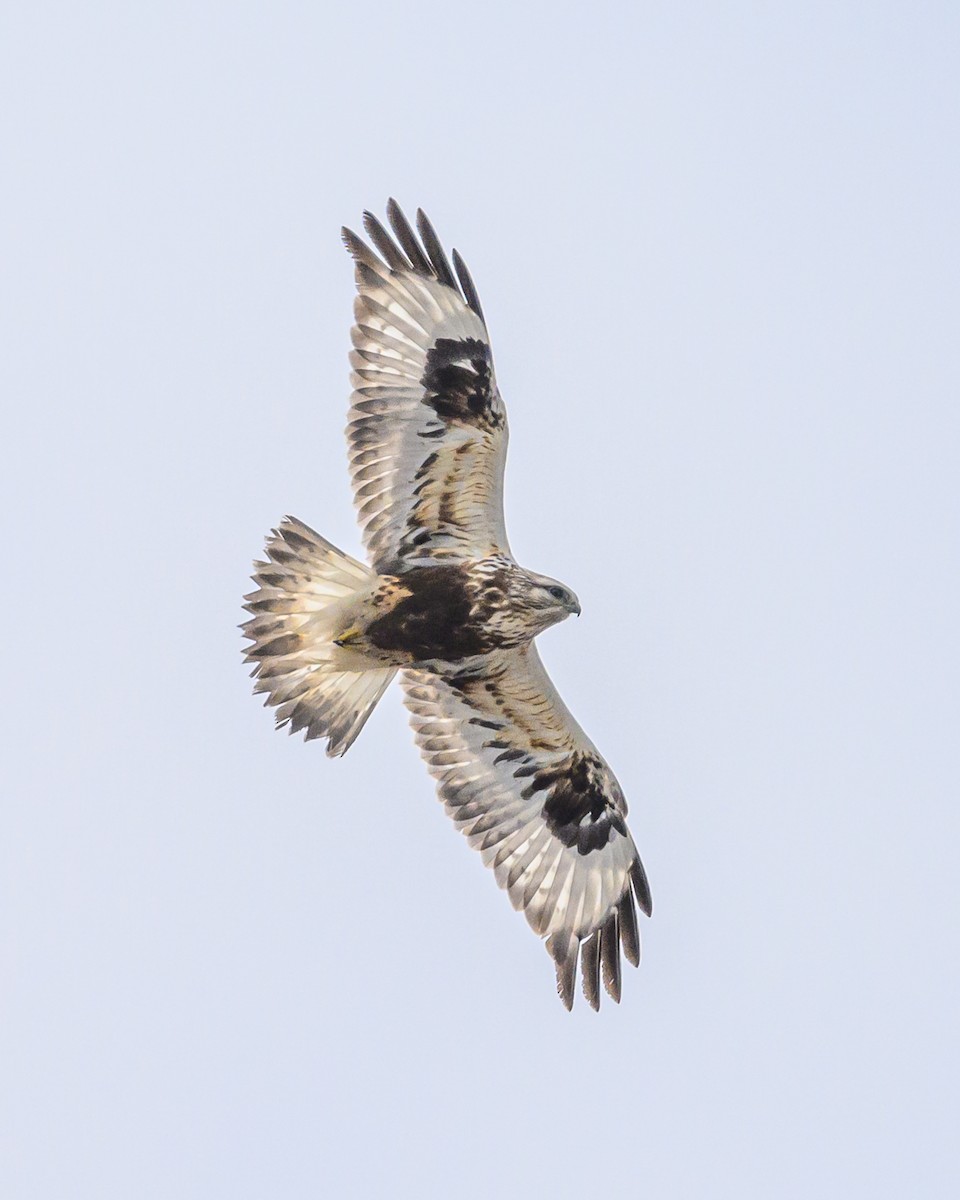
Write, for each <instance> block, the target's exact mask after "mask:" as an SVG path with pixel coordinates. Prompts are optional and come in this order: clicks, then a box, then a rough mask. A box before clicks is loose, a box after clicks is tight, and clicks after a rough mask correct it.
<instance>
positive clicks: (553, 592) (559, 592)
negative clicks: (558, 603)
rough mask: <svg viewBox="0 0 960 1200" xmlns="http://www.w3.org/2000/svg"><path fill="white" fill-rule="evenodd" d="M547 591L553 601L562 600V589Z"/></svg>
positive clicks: (549, 589)
mask: <svg viewBox="0 0 960 1200" xmlns="http://www.w3.org/2000/svg"><path fill="white" fill-rule="evenodd" d="M547 591H548V592H549V593H550V595H551V596H552V597H553V598H554V600H562V599H563V588H562V587H552V588H547Z"/></svg>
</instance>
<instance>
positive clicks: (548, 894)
mask: <svg viewBox="0 0 960 1200" xmlns="http://www.w3.org/2000/svg"><path fill="white" fill-rule="evenodd" d="M387 218H388V223H389V226H390V232H388V230H387V228H386V226H384V225H383V224H382V223H381V222H380V221H378V220H377V218H376V217H375V216H373V215H372V214H371V213H364V217H363V224H364V229H365V230H366V234H367V237H368V238H369V243H368V242H365V241H364V240H363V239H361V238H360V237H358V236H357V235H356V234H355V233H353V232H352V231H351V230H349V229H344V230H343V240H344V243H345V245H346V247H347V249H348V251H349V252H350V254H351V255H352V256H353V259H354V263H355V267H356V283H357V297H356V302H355V308H354V314H355V324H354V326H353V330H352V333H351V336H352V340H353V351H352V353H351V355H350V362H351V365H352V368H353V372H352V375H351V384H352V387H353V389H354V390H353V395H352V397H351V408H350V416H349V423H348V426H347V440H348V443H349V460H350V476H351V480H352V483H353V492H354V497H355V501H356V504H357V507H358V510H359V519H360V524H361V527H362V532H363V542H364V545H365V547H366V551H367V555H368V558H369V566H367V565H364V564H363V563H360V562H358V561H357V560H356V559H354V558H351V557H350V556H349V555H347V554H344V553H343V552H342V551H341V550H338V549H337V548H336V547H335V546H333V545H331V544H330V543H329V542H328V541H326V540H325V539H324V538H322V537H321V536H320V535H319V534H318V533H316V532H314V530H312V529H311V528H309V527H308V526H307V525H305V524H303V522H302V521H298V520H296V519H295V518H293V517H287V518H286V519H285V520H284V521H283V522H281V524H280V525H279V527H278V528H277V529H275V530H273V532H272V535H271V537H270V538H269V539H268V541H267V545H266V561H262V562H257V563H256V564H255V572H256V573H255V575H254V577H253V578H254V582H255V583H256V584H257V588H256V591H254V592H252V593H251V594H250V595H248V596H246V597H245V600H246V604H245V606H244V607H245V608H246V609H247V610H248V612H250V613H251V614H252V616H251V617H250V619H249V620H248V621H247V622H246V623H245V624H244V625H243V627H242V628H243V630H244V635H245V637H246V638H248V639H249V640H250V642H251V643H252V645H250V646H248V647H247V661H249V662H252V663H253V664H254V669H253V674H254V676H255V678H256V683H255V685H254V690H255V691H256V692H261V693H266V703H267V704H268V705H275V706H276V708H277V713H276V718H277V725H278V726H287V727H288V728H289V730H290V732H291V733H292V732H295V731H299V730H303V731H304V732H305V736H306V738H308V739H309V738H325V739H326V742H327V754H329V755H331V756H334V755H341V754H343V753H345V752H346V750H347V749H348V748H349V747H350V746H351V745H352V743H353V741H354V739H355V738H356V736H357V735H358V734H359V732H360V730H361V729H362V728H363V725H364V722H365V721H366V720H367V718H368V717H369V715H370V713H371V712H372V711H373V708H374V706H375V705H376V703H377V701H378V700H379V699H380V697H381V696H382V695H383V693H384V691H385V689H386V688H387V686H388V685H389V683H390V682H391V680H392V679H393V677H394V676H395V675H396V674H397V672H398V671H399V672H400V678H401V684H402V687H403V693H404V701H405V703H406V705H407V708H408V709H409V710H410V713H411V724H412V726H413V729H414V732H415V735H416V740H417V744H418V746H419V748H420V753H421V754H422V756H423V758H424V760H425V762H426V764H427V767H428V769H429V771H430V773H431V774H432V775H433V776H434V778H435V779H436V781H437V790H438V793H439V795H440V798H441V799H442V800H443V802H444V804H445V806H446V810H447V812H448V813H449V814H450V816H451V817H452V818H453V819H454V821H455V822H456V823H457V825H458V826H459V828H460V830H461V831H462V832H463V833H464V834H465V835H466V837H467V838H468V840H469V841H470V844H471V845H472V846H474V847H475V848H476V849H478V850H479V851H480V853H481V854H482V856H483V860H484V862H485V863H486V864H487V865H488V866H490V867H492V868H493V870H494V873H495V875H496V879H497V882H498V883H499V885H500V886H501V887H502V888H504V889H505V890H506V892H507V894H508V896H509V897H510V900H511V901H512V903H513V905H514V907H515V908H517V909H520V910H522V911H523V913H524V915H525V916H526V918H527V921H528V922H529V923H530V926H531V927H532V928H533V930H534V932H536V933H537V934H538V935H539V936H540V937H541V938H545V939H546V947H547V950H548V951H549V953H550V955H551V957H552V958H553V960H554V963H555V966H556V973H557V990H558V992H559V994H560V997H561V999H562V1001H563V1003H564V1004H565V1005H566V1007H567V1008H568V1009H569V1008H571V1007H572V1005H573V996H574V985H575V982H576V974H577V963H578V959H579V962H580V967H581V975H582V982H583V991H584V995H585V996H586V998H587V1001H588V1002H589V1003H590V1005H591V1006H592V1007H593V1008H595V1009H598V1008H599V1006H600V981H601V979H602V981H603V984H604V987H605V988H606V990H607V992H608V993H609V995H610V996H611V997H612V998H613V999H614V1000H616V1001H618V1002H619V1000H620V951H621V947H622V949H623V953H624V955H625V956H626V958H627V960H628V961H629V962H631V963H632V964H633V965H634V966H636V965H637V964H638V963H639V961H640V935H639V930H638V923H637V911H636V909H637V907H638V906H639V908H640V910H641V911H642V912H644V913H646V914H647V916H649V915H650V913H651V911H652V905H651V898H650V889H649V886H648V884H647V878H646V875H645V873H644V869H643V866H642V864H641V862H640V858H639V855H638V854H637V848H636V846H635V845H634V842H633V838H632V837H631V835H630V832H629V830H628V829H627V825H626V815H627V804H626V800H625V799H624V796H623V792H622V791H621V789H620V785H619V784H618V783H617V780H616V778H615V777H614V774H613V772H612V771H611V770H610V768H609V766H608V765H607V763H606V762H605V760H604V759H603V757H602V756H601V754H600V753H599V751H598V750H597V748H596V747H595V746H594V745H593V743H592V742H591V741H590V739H589V738H588V737H587V735H586V734H585V733H584V732H583V730H582V729H581V728H580V726H579V725H578V724H577V722H576V721H575V720H574V718H573V717H572V716H571V714H570V712H569V711H568V709H567V707H566V705H565V704H564V703H563V701H562V700H561V698H560V696H559V695H558V693H557V691H556V689H555V688H554V686H553V684H552V683H551V681H550V678H549V676H548V675H547V672H546V671H545V670H544V667H543V664H542V663H541V661H540V656H539V654H538V653H537V649H536V646H535V644H534V639H535V638H536V636H537V634H539V633H542V632H543V631H544V630H545V629H547V628H549V627H550V626H551V625H555V624H556V623H557V622H558V621H562V620H564V619H565V618H566V617H568V616H569V615H570V614H571V613H577V614H579V612H580V604H579V602H578V600H577V598H576V596H575V595H574V593H573V592H572V591H571V590H570V588H568V587H567V586H566V585H565V584H563V583H560V582H559V581H558V580H556V579H551V578H549V577H548V576H546V575H538V574H535V573H534V572H533V571H528V570H526V569H525V568H524V567H521V566H519V564H518V563H517V562H516V561H515V560H514V557H513V555H512V554H511V552H510V546H509V543H508V541H507V532H506V528H505V525H504V515H503V472H504V461H505V458H506V452H507V414H506V410H505V408H504V403H503V400H502V398H501V395H500V390H499V388H498V386H497V381H496V376H495V374H494V368H493V357H492V355H491V351H490V342H489V339H488V336H487V327H486V323H485V321H484V316H483V311H482V309H481V307H480V300H479V298H478V296H477V291H476V288H475V287H474V284H473V280H472V279H471V277H470V273H469V272H468V270H467V268H466V265H465V264H464V262H463V260H462V259H461V258H460V256H459V254H457V252H456V251H454V252H453V264H452V266H451V264H450V261H449V260H448V258H447V256H446V254H445V252H444V250H443V248H442V247H441V244H440V241H439V239H438V238H437V235H436V233H435V232H434V229H433V226H432V225H431V224H430V222H429V220H428V219H427V217H426V216H425V215H424V213H423V212H422V211H418V213H417V221H416V232H415V231H414V228H413V227H412V226H411V224H410V223H409V221H408V220H407V218H406V217H405V216H404V214H403V212H402V211H401V209H400V208H399V206H398V205H397V204H396V202H395V201H393V200H391V201H390V202H389V204H388V206H387Z"/></svg>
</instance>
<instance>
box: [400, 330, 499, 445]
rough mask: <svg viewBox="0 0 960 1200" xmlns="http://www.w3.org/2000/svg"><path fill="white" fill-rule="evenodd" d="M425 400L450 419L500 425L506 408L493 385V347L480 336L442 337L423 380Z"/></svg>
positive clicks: (433, 348)
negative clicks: (491, 353)
mask: <svg viewBox="0 0 960 1200" xmlns="http://www.w3.org/2000/svg"><path fill="white" fill-rule="evenodd" d="M420 382H421V383H422V384H423V388H424V391H425V395H424V402H425V403H426V404H429V405H430V406H431V408H433V409H434V411H435V412H436V414H437V416H438V417H440V418H441V420H443V421H446V422H461V423H466V424H469V425H478V426H485V427H487V428H489V429H499V428H500V427H501V426H502V425H503V408H502V406H501V404H500V399H499V396H498V395H497V393H496V389H495V388H494V385H493V370H492V363H491V358H490V347H489V346H488V345H487V344H486V343H485V342H481V341H480V340H479V338H463V339H462V340H457V339H455V338H438V339H437V340H436V341H435V342H434V344H433V345H432V346H431V347H430V349H429V350H428V351H427V363H426V367H425V369H424V372H423V376H422V378H421V380H420Z"/></svg>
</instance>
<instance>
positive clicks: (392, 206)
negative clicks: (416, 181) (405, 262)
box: [387, 196, 433, 275]
mask: <svg viewBox="0 0 960 1200" xmlns="http://www.w3.org/2000/svg"><path fill="white" fill-rule="evenodd" d="M387 219H388V220H389V222H390V228H391V229H392V230H393V232H394V234H395V235H396V238H397V241H398V242H399V243H400V245H401V247H402V248H403V251H404V253H405V254H406V256H407V258H409V259H410V262H411V264H412V266H413V269H414V270H415V271H422V272H423V274H424V275H432V274H433V270H432V268H431V266H430V262H429V260H428V259H427V256H426V255H425V254H424V252H423V251H422V250H421V248H420V243H419V242H418V241H417V235H416V234H415V233H414V232H413V230H412V229H411V227H410V222H409V221H408V220H407V218H406V217H405V216H404V213H403V209H402V208H401V207H400V205H399V204H398V203H397V202H396V200H394V199H393V197H392V196H391V198H390V199H389V200H388V201H387Z"/></svg>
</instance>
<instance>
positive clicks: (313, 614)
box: [241, 517, 396, 756]
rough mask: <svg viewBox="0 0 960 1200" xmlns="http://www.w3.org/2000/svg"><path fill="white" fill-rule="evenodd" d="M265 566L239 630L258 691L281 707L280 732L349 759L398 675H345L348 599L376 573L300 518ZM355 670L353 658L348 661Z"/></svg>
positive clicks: (282, 534) (287, 525)
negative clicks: (323, 742)
mask: <svg viewBox="0 0 960 1200" xmlns="http://www.w3.org/2000/svg"><path fill="white" fill-rule="evenodd" d="M266 552H267V558H268V560H269V561H267V562H257V563H255V564H254V566H255V568H256V573H255V574H254V576H253V579H254V582H255V583H256V584H257V585H258V586H257V590H256V591H255V592H251V593H250V594H249V595H248V596H245V597H244V599H245V600H246V604H244V608H245V609H246V610H247V611H248V612H249V613H252V614H253V615H252V617H251V619H250V620H249V621H247V622H245V624H244V625H242V626H241V628H242V629H243V634H244V637H246V638H249V639H250V641H251V642H252V643H253V645H251V646H249V647H248V648H247V651H246V661H247V662H252V663H254V668H253V675H254V677H255V678H256V680H257V682H256V684H255V685H254V689H253V690H254V691H255V692H266V693H267V698H266V703H267V704H268V705H276V706H277V727H278V728H280V727H282V726H284V725H288V726H289V729H290V732H291V733H296V732H298V731H299V730H301V729H303V730H305V731H306V733H305V736H306V738H307V740H309V739H310V738H320V737H325V738H326V739H327V754H329V755H331V756H334V755H339V754H344V753H345V752H346V751H347V750H348V749H349V748H350V746H351V744H352V743H353V741H354V739H355V738H356V736H357V734H358V733H359V732H360V730H361V729H362V728H363V726H364V723H365V722H366V720H367V717H369V716H370V713H371V712H372V711H373V709H374V707H375V705H376V703H377V701H378V700H379V699H380V697H381V696H382V695H383V693H384V691H385V690H386V688H387V685H388V684H389V683H390V680H391V679H393V677H394V675H395V674H396V671H395V670H394V669H393V668H392V667H371V668H368V669H361V670H359V671H358V670H349V669H344V666H345V659H347V658H348V656H345V655H344V654H343V653H341V652H340V651H339V648H338V647H337V645H336V644H335V642H334V640H333V639H334V637H335V636H336V632H337V628H338V623H339V620H340V618H341V615H342V612H343V608H344V604H343V602H344V601H348V600H349V599H350V598H351V597H353V596H354V595H355V594H356V593H357V592H359V591H362V590H364V589H365V588H366V587H368V586H369V584H370V581H371V579H372V578H373V577H374V572H373V571H371V570H370V569H369V567H365V566H364V565H363V564H362V563H359V562H357V561H356V559H353V558H351V557H350V556H349V555H348V554H344V553H343V552H342V551H341V550H338V549H337V548H336V546H333V545H331V544H330V542H328V541H327V540H326V539H325V538H322V537H321V536H320V534H319V533H316V532H315V531H314V530H312V529H311V528H310V527H309V526H308V525H304V523H303V522H302V521H298V520H297V519H296V518H295V517H285V518H284V520H283V521H282V522H281V524H280V526H279V528H278V529H275V530H273V534H272V536H271V537H270V538H269V540H268V541H267V545H266ZM349 662H350V665H352V666H355V665H356V658H355V656H352V657H351V658H350V659H349Z"/></svg>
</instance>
